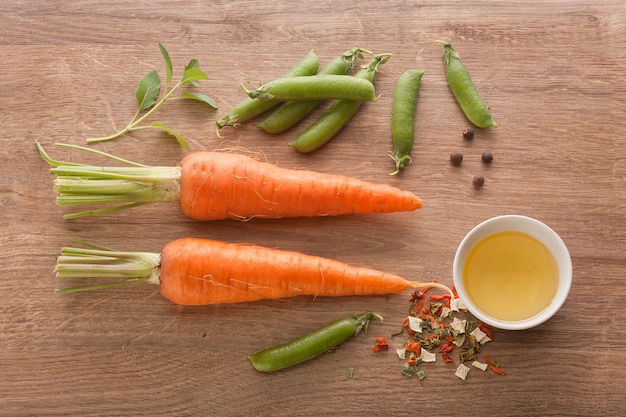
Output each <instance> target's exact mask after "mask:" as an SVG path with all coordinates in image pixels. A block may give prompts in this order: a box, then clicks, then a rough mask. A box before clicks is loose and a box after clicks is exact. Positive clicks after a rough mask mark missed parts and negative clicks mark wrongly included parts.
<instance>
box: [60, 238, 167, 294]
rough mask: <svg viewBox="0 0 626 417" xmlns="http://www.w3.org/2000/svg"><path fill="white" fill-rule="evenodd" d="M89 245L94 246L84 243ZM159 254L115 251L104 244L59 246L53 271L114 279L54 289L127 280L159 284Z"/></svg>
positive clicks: (128, 282) (84, 288)
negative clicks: (73, 246)
mask: <svg viewBox="0 0 626 417" xmlns="http://www.w3.org/2000/svg"><path fill="white" fill-rule="evenodd" d="M88 245H89V246H90V247H96V246H94V245H90V244H88ZM160 263H161V255H160V254H158V253H151V252H119V251H114V250H110V249H106V248H101V249H93V248H69V247H65V248H62V249H61V254H60V255H59V256H57V265H56V268H55V272H56V275H57V277H59V278H107V279H109V278H111V279H115V280H116V281H111V282H106V283H99V284H93V285H84V286H77V287H70V288H63V289H57V290H56V292H57V293H72V292H80V291H91V290H99V289H104V288H111V287H116V286H121V285H131V284H159V265H160Z"/></svg>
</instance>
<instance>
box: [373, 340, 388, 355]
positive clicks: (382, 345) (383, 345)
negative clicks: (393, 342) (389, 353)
mask: <svg viewBox="0 0 626 417" xmlns="http://www.w3.org/2000/svg"><path fill="white" fill-rule="evenodd" d="M372 350H373V351H374V352H380V351H383V350H389V343H388V342H387V339H386V338H384V337H377V338H376V345H375V346H374V347H373V348H372Z"/></svg>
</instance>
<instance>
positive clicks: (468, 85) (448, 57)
mask: <svg viewBox="0 0 626 417" xmlns="http://www.w3.org/2000/svg"><path fill="white" fill-rule="evenodd" d="M437 42H439V43H442V44H443V63H444V65H445V69H446V77H447V79H448V85H449V86H450V90H451V91H452V94H453V95H454V98H455V99H456V101H457V103H459V106H460V107H461V110H462V111H463V113H464V114H465V116H466V117H467V119H468V120H469V121H470V122H472V123H473V124H474V126H476V127H480V128H488V127H498V125H497V124H496V122H495V121H494V120H493V118H492V117H491V113H490V112H489V108H488V107H487V105H486V104H485V102H484V101H483V99H482V98H481V97H480V94H478V91H477V90H476V87H475V86H474V83H473V82H472V79H471V78H470V76H469V73H468V72H467V69H466V68H465V66H464V65H463V62H461V58H460V56H459V54H458V52H456V51H455V50H454V49H453V48H452V46H451V45H450V44H449V43H448V42H445V41H437Z"/></svg>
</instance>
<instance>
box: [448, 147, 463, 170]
mask: <svg viewBox="0 0 626 417" xmlns="http://www.w3.org/2000/svg"><path fill="white" fill-rule="evenodd" d="M450 161H452V165H454V166H459V165H461V161H463V154H462V153H461V152H459V151H454V152H452V153H451V154H450Z"/></svg>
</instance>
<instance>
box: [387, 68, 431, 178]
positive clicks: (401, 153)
mask: <svg viewBox="0 0 626 417" xmlns="http://www.w3.org/2000/svg"><path fill="white" fill-rule="evenodd" d="M423 75H424V71H422V70H414V69H410V70H407V71H405V72H404V73H402V75H401V76H400V78H399V79H398V82H397V83H396V88H395V90H394V93H393V105H392V110H391V138H392V142H393V148H394V153H393V154H392V155H389V157H390V158H391V159H392V160H393V161H394V162H395V164H396V170H395V171H394V172H392V173H391V174H390V175H396V174H397V173H399V172H400V171H401V170H403V169H404V168H405V167H406V165H407V164H408V163H410V162H411V150H412V149H413V142H414V140H415V111H416V109H417V97H418V95H419V89H420V84H421V81H422V76H423Z"/></svg>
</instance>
